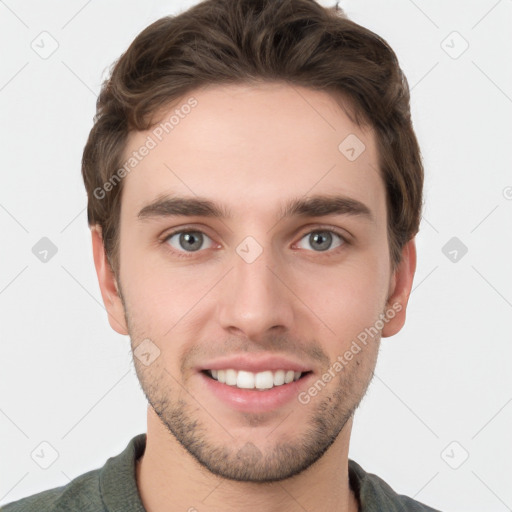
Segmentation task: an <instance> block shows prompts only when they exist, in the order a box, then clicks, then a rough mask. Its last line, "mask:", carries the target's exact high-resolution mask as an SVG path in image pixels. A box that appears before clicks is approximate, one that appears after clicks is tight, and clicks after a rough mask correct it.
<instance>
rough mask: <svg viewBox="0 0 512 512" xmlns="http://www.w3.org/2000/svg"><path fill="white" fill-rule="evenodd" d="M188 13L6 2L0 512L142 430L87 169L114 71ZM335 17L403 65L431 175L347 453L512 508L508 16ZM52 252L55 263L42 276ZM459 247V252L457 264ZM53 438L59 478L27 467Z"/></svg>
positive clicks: (439, 10)
mask: <svg viewBox="0 0 512 512" xmlns="http://www.w3.org/2000/svg"><path fill="white" fill-rule="evenodd" d="M192 3H193V2H185V1H167V2H166V1H158V0H153V1H152V2H150V1H148V2H134V1H133V0H132V1H126V0H109V1H103V2H100V1H99V0H90V1H89V2H87V1H85V0H72V1H66V2H64V1H55V0H54V1H45V2H37V1H35V0H30V1H27V0H25V1H22V0H4V1H0V48H1V66H0V112H1V116H0V126H1V128H0V130H1V131H0V140H1V153H0V154H1V162H0V169H1V171H0V172H1V182H0V183H1V187H0V228H1V233H2V241H1V246H0V247H1V265H0V335H1V346H0V349H1V350H0V365H1V366H0V379H1V388H0V393H1V394H0V439H1V441H0V443H1V444H0V461H1V462H0V465H1V467H0V503H8V502H10V501H13V500H17V499H19V498H21V497H23V496H26V495H29V494H33V493H35V492H39V491H42V490H45V489H49V488H51V487H56V486H60V485H64V484H66V483H68V482H69V481H70V479H72V478H74V477H76V476H78V475H80V474H82V473H84V472H86V471H89V470H91V469H95V468H98V467H100V466H102V465H103V464H104V463H105V461H106V459H107V458H108V457H111V456H113V455H116V454H118V453H119V452H120V451H121V450H123V449H124V447H125V446H126V444H127V443H128V441H129V439H130V438H131V437H133V436H134V435H136V434H138V433H140V432H145V430H146V403H145V399H144V396H143V394H142V392H141V390H140V388H139V384H138V381H137V379H136V376H135V374H134V371H133V366H132V362H131V353H130V345H129V339H128V337H124V336H120V335H118V334H116V333H115V332H114V331H112V330H111V329H110V327H109V324H108V322H107V315H106V313H105V310H104V308H103V304H102V301H101V295H100V292H99V287H98V284H97V280H96V275H95V272H94V266H93V260H92V253H91V243H90V235H89V231H88V227H87V221H86V210H85V208H86V194H85V189H84V186H83V183H82V178H81V174H80V160H81V156H82V150H83V146H84V144H85V141H86V138H87V135H88V132H89V130H90V128H91V127H92V117H93V115H94V111H95V100H96V96H97V94H98V92H99V88H100V84H101V82H102V80H103V79H104V78H105V77H106V75H107V71H108V66H109V65H110V64H111V63H112V62H113V61H114V60H115V59H116V58H118V56H119V55H120V54H121V53H122V52H123V51H124V50H125V49H126V48H127V46H128V45H129V43H130V42H131V41H132V40H133V38H134V37H135V36H136V35H137V34H138V33H139V32H140V31H141V30H142V29H143V28H144V27H146V26H147V25H148V24H149V23H150V22H152V21H154V20H156V19H157V18H159V17H160V16H163V15H165V14H173V13H177V12H179V11H181V10H183V9H185V8H186V7H188V6H190V5H191V4H192ZM322 4H323V5H331V2H322ZM340 5H341V6H342V7H344V8H345V9H346V12H347V13H348V15H349V16H350V17H351V18H352V19H353V20H354V21H356V22H358V23H360V24H362V25H365V26H367V27H368V28H370V29H372V30H374V31H375V32H377V33H378V34H380V35H381V36H383V37H384V38H385V39H386V40H387V41H388V42H389V43H390V44H391V46H392V47H393V48H394V50H395V51H396V53H397V55H398V58H399V60H400V63H401V66H402V68H403V70H404V71H405V73H406V75H407V77H408V80H409V84H410V87H411V89H412V93H411V94H412V115H413V120H414V126H415V129H416V132H417V135H418V138H419V141H420V145H421V147H422V151H423V156H424V163H425V169H426V183H425V209H424V217H423V221H422V225H421V231H420V234H419V235H418V237H417V247H418V258H419V259H418V268H417V274H416V278H415V284H414V291H413V293H412V295H411V299H410V303H409V310H408V321H407V323H406V326H405V328H404V329H403V331H402V332H401V333H399V334H398V335H397V336H395V337H393V338H388V339H385V340H383V342H382V349H381V354H380V360H379V362H378V365H377V369H376V377H375V379H374V381H373V383H372V385H371V387H370V391H369V393H368V395H367V396H366V398H365V399H364V401H363V404H362V405H361V407H360V409H359V411H358V413H357V414H356V419H355V423H354V431H353V437H352V444H351V450H350V457H351V458H352V459H354V460H356V461H357V462H358V463H359V464H361V465H362V467H363V468H364V469H365V470H366V471H369V472H372V473H376V474H377V475H379V476H380V477H382V478H383V479H384V480H386V481H387V482H388V483H389V484H390V485H391V486H392V487H393V488H394V489H395V490H396V491H397V492H399V493H402V494H406V495H409V496H413V497H415V498H416V499H417V500H419V501H422V502H425V503H427V504H429V505H431V506H433V507H436V508H439V509H442V510H450V511H465V512H469V511H482V510H485V511H496V512H500V511H505V510H512V508H511V507H512V487H511V486H510V482H511V477H512V442H511V439H510V431H511V426H512V386H511V384H512V376H511V372H510V367H511V361H512V348H511V343H510V342H511V341H512V340H511V334H510V332H511V330H510V318H511V313H512V271H511V264H510V262H511V261H512V242H511V240H512V230H511V227H512V222H511V220H512V200H511V199H512V188H511V187H512V173H511V156H510V146H511V143H512V139H511V134H512V133H511V132H512V130H511V114H512V99H511V98H512V68H511V66H510V61H511V57H512V55H511V53H512V44H511V43H512V35H511V34H512V32H511V30H510V26H511V25H512V2H511V1H510V0H500V1H497V0H482V1H478V2H477V1H472V2H468V1H461V0H458V1H451V2H446V1H441V0H431V1H428V2H427V1H421V0H415V2H413V1H412V0H388V1H386V2H383V1H380V0H371V1H370V0H359V1H357V2H356V1H355V0H352V1H347V2H341V4H340ZM42 31H47V32H48V33H49V34H51V36H52V37H53V38H54V39H55V40H56V41H57V42H58V48H57V50H56V51H55V53H53V54H52V55H51V56H50V57H48V58H47V59H43V58H41V57H40V56H39V55H38V54H37V53H36V52H35V51H34V50H33V49H32V48H31V44H32V41H34V40H36V42H37V41H38V40H39V39H38V37H40V36H39V35H40V33H41V32H42ZM454 31H455V32H457V34H453V32H454ZM45 37H47V36H45ZM443 41H444V42H443ZM464 41H466V42H467V44H469V47H468V48H467V50H466V51H465V52H464V53H462V54H461V55H460V56H459V55H458V54H459V53H460V52H461V51H462V50H463V49H464V46H465V44H466V43H465V42H464ZM454 57H457V58H454ZM507 187H508V188H507ZM42 237H48V238H49V239H50V240H51V241H52V242H53V243H54V244H55V245H56V246H57V249H58V252H57V254H56V255H55V256H54V257H53V258H52V259H51V260H50V261H48V262H47V263H42V262H41V261H39V259H37V258H36V257H35V256H34V254H33V253H32V247H33V246H34V245H35V244H36V243H37V242H38V241H39V240H40V239H41V238H42ZM452 237H457V238H458V239H459V240H460V241H461V242H462V243H464V245H465V246H466V247H467V249H468V252H467V254H465V255H464V256H463V257H462V258H460V259H458V261H456V262H453V261H450V259H449V258H448V257H446V256H445V255H444V254H443V252H442V248H443V246H444V245H445V244H446V243H447V242H448V241H449V240H450V239H451V238H452ZM507 432H508V434H507ZM43 441H46V442H48V443H50V445H51V446H52V447H54V449H55V450H56V451H57V452H58V454H59V456H58V458H57V460H56V461H55V462H54V463H53V464H52V465H51V466H50V467H49V468H48V469H42V468H41V467H39V466H38V465H37V464H36V463H35V462H34V460H33V459H32V458H31V453H32V452H33V451H34V450H36V449H40V443H41V442H43ZM453 442H455V444H451V443H453ZM43 446H44V445H43ZM447 447H448V448H447ZM466 452H467V454H469V458H467V460H466V461H465V462H464V463H462V465H460V467H458V469H453V468H452V467H450V465H449V464H451V465H452V466H458V465H459V464H460V463H461V462H462V461H463V459H464V457H465V455H466ZM46 453H47V454H48V453H50V450H49V449H47V451H46Z"/></svg>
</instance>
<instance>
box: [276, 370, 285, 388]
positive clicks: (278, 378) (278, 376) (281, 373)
mask: <svg viewBox="0 0 512 512" xmlns="http://www.w3.org/2000/svg"><path fill="white" fill-rule="evenodd" d="M283 384H284V370H277V372H275V373H274V386H282V385H283Z"/></svg>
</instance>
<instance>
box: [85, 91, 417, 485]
mask: <svg viewBox="0 0 512 512" xmlns="http://www.w3.org/2000/svg"><path fill="white" fill-rule="evenodd" d="M192 97H193V98H194V100H193V101H192V102H190V101H189V105H191V104H194V106H193V108H182V106H183V105H185V104H187V100H189V99H190V98H192ZM176 109H178V110H179V112H180V115H177V116H175V119H174V120H173V125H172V129H170V128H169V125H167V131H168V133H166V130H165V129H162V125H160V130H158V125H157V127H156V128H152V129H150V130H148V131H147V132H137V133H134V134H133V135H132V136H131V137H130V138H129V141H128V146H127V148H126V158H127V159H128V158H129V157H130V155H133V152H134V151H139V150H140V148H141V147H142V146H146V147H149V146H152V147H151V148H150V150H149V151H144V150H142V151H139V153H138V154H139V156H140V154H141V153H146V154H145V156H143V157H141V158H140V161H138V163H137V165H136V166H135V167H134V168H133V170H131V171H130V172H129V173H128V175H127V176H126V177H125V178H124V183H123V187H124V188H123V194H122V206H121V218H120V267H119V268H120V270H119V275H118V280H117V282H115V281H114V279H113V277H112V275H111V274H110V273H109V272H107V270H106V269H107V267H106V265H105V258H104V253H103V252H102V246H101V238H100V237H99V236H98V235H97V234H94V232H93V244H94V252H95V263H96V268H97V271H98V277H99V279H100V286H101V290H102V294H103V298H104V301H105V304H106V306H107V309H108V312H109V319H110V322H111V325H112V327H113V328H115V329H116V330H117V331H118V332H120V333H121V334H129V335H130V338H131V343H132V349H133V351H134V355H135V356H134V364H135V368H136V371H137V375H138V378H139V380H140V383H141V386H142V388H143V390H144V393H145V394H146V397H147V399H148V401H149V403H150V405H151V407H152V408H153V409H154V411H155V412H156V414H157V415H158V417H159V418H160V420H161V422H162V424H163V425H164V426H165V428H166V429H167V430H168V431H169V432H170V433H171V434H172V435H173V436H175V438H176V439H177V440H178V441H179V442H180V443H181V445H182V446H183V447H184V448H185V449H186V450H188V452H189V453H190V454H191V455H192V456H193V457H194V458H195V459H196V460H197V461H199V462H200V463H201V464H202V465H203V466H204V467H206V468H208V469H209V470H210V471H211V472H213V473H215V474H217V475H220V476H222V477H225V478H229V479H234V480H243V481H253V482H258V481H259V482H261V481H276V480H282V479H284V478H288V477H290V476H293V475H295V474H298V473H300V472H301V471H303V470H304V469H306V468H308V467H309V466H311V465H312V464H313V463H314V462H315V461H316V460H318V459H319V458H320V457H321V456H322V455H323V454H324V453H325V452H326V450H327V449H328V448H329V447H330V446H331V445H332V444H333V443H334V442H335V440H336V439H337V437H338V435H339V434H340V432H342V431H343V429H344V427H347V425H348V423H347V422H348V421H349V420H350V418H351V416H352V414H353V412H354V410H355V409H356V407H357V406H358V404H359V402H360V401H361V399H362V397H363V395H364V393H365V391H366V389H367V386H368V384H369V382H370V380H371V377H372V374H373V370H374V367H375V362H376V357H377V352H378V347H379V343H380V338H381V336H382V335H384V336H389V335H391V334H394V333H395V332H397V331H398V330H399V329H400V328H401V326H402V324H403V321H404V318H405V307H406V303H407V297H408V294H409V292H410V286H411V282H412V275H413V273H414V257H415V254H414V245H413V243H412V242H411V243H410V244H408V246H406V248H405V249H404V260H403V262H402V264H401V266H400V267H399V268H398V269H397V271H395V272H392V271H391V265H390V257H389V245H388V239H387V231H386V193H385V187H384V184H383V181H382V178H381V176H380V175H379V172H378V157H377V151H376V144H375V137H374V135H373V133H372V131H371V130H364V131H363V130H362V129H361V128H358V127H357V126H355V125H354V124H352V123H351V121H350V120H349V118H348V117H347V116H346V114H345V113H344V112H343V110H342V109H340V108H339V107H338V106H337V104H336V103H335V101H334V99H333V98H332V97H331V96H329V95H328V94H326V93H323V92H317V91H313V90H309V89H305V88H300V87H293V88H292V87H290V86H287V85H282V84H265V85H261V86H258V87H254V86H248V85H244V86H215V87H209V88H206V89H202V90H198V91H194V92H192V93H190V94H189V95H188V96H187V97H186V98H185V99H184V100H183V101H181V102H180V103H178V104H176V105H173V106H172V108H170V109H169V112H167V113H166V114H165V115H164V116H163V122H165V121H167V120H169V118H170V116H171V115H172V114H173V113H174V112H175V111H176ZM177 119H179V120H178V121H176V120H177ZM155 130H156V131H155ZM148 137H149V138H148ZM347 137H349V138H348V139H347ZM150 139H151V140H152V141H153V142H154V144H153V143H152V142H149V140H150ZM345 139H347V140H346V141H345ZM343 141H345V142H343ZM361 143H362V144H364V146H362V145H361ZM340 144H341V146H340ZM363 148H364V150H363V151H362V152H361V149H363ZM354 157H355V158H354ZM117 291H119V295H120V296H119V295H118V294H117ZM392 310H393V311H392ZM390 311H392V312H393V315H392V316H391V315H390V314H389V312H390ZM383 319H385V320H383ZM365 333H366V339H365ZM368 333H371V335H369V334H368ZM363 339H365V342H364V343H363V341H362V340H363ZM354 342H355V343H356V346H358V347H359V350H357V349H356V348H354ZM348 352H350V353H352V356H350V354H348ZM336 362H337V364H336ZM340 367H341V369H340ZM295 379H296V380H295ZM222 381H224V382H222ZM283 381H284V382H283Z"/></svg>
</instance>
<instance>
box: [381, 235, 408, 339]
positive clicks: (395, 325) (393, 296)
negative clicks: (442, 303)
mask: <svg viewBox="0 0 512 512" xmlns="http://www.w3.org/2000/svg"><path fill="white" fill-rule="evenodd" d="M415 272H416V243H415V239H414V238H413V239H411V240H410V241H409V242H407V244H405V245H404V247H403V249H402V259H401V261H400V263H399V264H398V267H397V268H396V269H395V271H394V273H393V277H392V278H391V283H390V294H389V297H388V301H387V304H386V311H385V314H386V317H387V318H388V321H387V323H386V324H385V325H384V327H383V329H382V337H383V338H387V337H389V336H393V335H395V334H396V333H397V332H399V331H400V330H401V329H402V327H403V326H404V324H405V316H406V309H407V303H408V301H409V296H410V294H411V288H412V282H413V279H414V273H415Z"/></svg>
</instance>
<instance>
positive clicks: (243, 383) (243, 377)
mask: <svg viewBox="0 0 512 512" xmlns="http://www.w3.org/2000/svg"><path fill="white" fill-rule="evenodd" d="M236 387H237V388H242V389H254V373H251V372H244V371H239V372H238V375H237V377H236Z"/></svg>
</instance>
